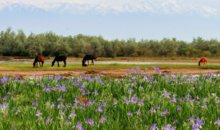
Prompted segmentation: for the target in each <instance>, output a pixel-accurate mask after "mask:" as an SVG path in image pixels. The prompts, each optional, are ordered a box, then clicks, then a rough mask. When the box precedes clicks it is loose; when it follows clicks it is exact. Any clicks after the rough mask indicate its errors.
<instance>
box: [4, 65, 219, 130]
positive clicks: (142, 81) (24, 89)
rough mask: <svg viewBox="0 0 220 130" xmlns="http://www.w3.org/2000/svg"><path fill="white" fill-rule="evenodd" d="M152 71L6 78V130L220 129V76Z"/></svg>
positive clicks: (137, 69)
mask: <svg viewBox="0 0 220 130" xmlns="http://www.w3.org/2000/svg"><path fill="white" fill-rule="evenodd" d="M148 71H149V70H148V69H147V68H146V69H145V70H141V69H140V68H139V67H137V68H133V69H131V70H128V71H127V73H126V74H125V75H126V78H123V79H109V78H106V77H104V76H103V75H101V74H100V75H97V76H95V77H90V76H85V75H84V74H83V73H82V75H81V76H79V77H73V78H69V79H68V78H64V77H62V76H52V77H43V78H40V79H39V78H38V77H37V75H36V76H35V77H34V78H33V79H32V80H31V79H30V78H25V79H23V80H22V79H20V78H19V77H16V78H11V77H7V76H5V77H1V84H0V97H1V99H0V129H17V130H20V129H22V130H24V129H33V130H35V129H36V130H40V129H45V130H50V129H51V130H58V129H61V130H67V129H76V130H82V129H84V130H97V129H100V130H142V129H144V130H146V129H148V130H156V129H159V130H162V129H164V130H174V129H176V130H186V129H194V130H198V129H204V130H207V129H209V130H211V129H213V130H215V129H219V126H220V119H219V117H220V113H219V112H220V108H219V105H220V98H219V96H220V77H219V76H217V75H215V74H213V73H210V74H207V75H199V76H197V77H195V76H193V75H182V74H180V75H172V76H171V75H167V74H165V75H162V74H161V71H160V70H159V68H158V67H157V66H154V71H155V74H154V75H150V74H147V73H148Z"/></svg>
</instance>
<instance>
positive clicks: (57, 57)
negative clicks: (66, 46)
mask: <svg viewBox="0 0 220 130" xmlns="http://www.w3.org/2000/svg"><path fill="white" fill-rule="evenodd" d="M66 58H67V57H66V56H56V57H55V58H54V60H53V62H52V67H53V65H54V62H55V61H57V64H58V67H60V65H59V61H63V62H64V66H63V67H66Z"/></svg>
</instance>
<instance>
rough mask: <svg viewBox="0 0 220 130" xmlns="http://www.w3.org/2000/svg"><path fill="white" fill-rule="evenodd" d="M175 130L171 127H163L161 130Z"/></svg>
mask: <svg viewBox="0 0 220 130" xmlns="http://www.w3.org/2000/svg"><path fill="white" fill-rule="evenodd" d="M175 129H176V127H171V125H169V124H168V125H165V126H164V127H163V130H175Z"/></svg>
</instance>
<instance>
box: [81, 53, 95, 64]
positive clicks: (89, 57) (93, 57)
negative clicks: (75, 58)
mask: <svg viewBox="0 0 220 130" xmlns="http://www.w3.org/2000/svg"><path fill="white" fill-rule="evenodd" d="M97 58H98V57H97V56H93V55H86V56H85V57H84V58H83V62H84V63H83V64H85V62H86V61H88V65H89V60H92V63H93V65H94V62H93V60H96V59H97Z"/></svg>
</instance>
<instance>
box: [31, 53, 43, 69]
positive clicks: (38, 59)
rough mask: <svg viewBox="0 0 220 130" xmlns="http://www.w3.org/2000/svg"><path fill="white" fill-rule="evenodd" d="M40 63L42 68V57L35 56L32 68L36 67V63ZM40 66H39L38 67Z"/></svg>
mask: <svg viewBox="0 0 220 130" xmlns="http://www.w3.org/2000/svg"><path fill="white" fill-rule="evenodd" d="M37 62H39V64H40V62H41V63H42V67H43V64H44V57H43V56H36V58H35V60H34V63H33V68H34V67H35V66H36V63H37ZM40 66H41V65H40Z"/></svg>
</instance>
